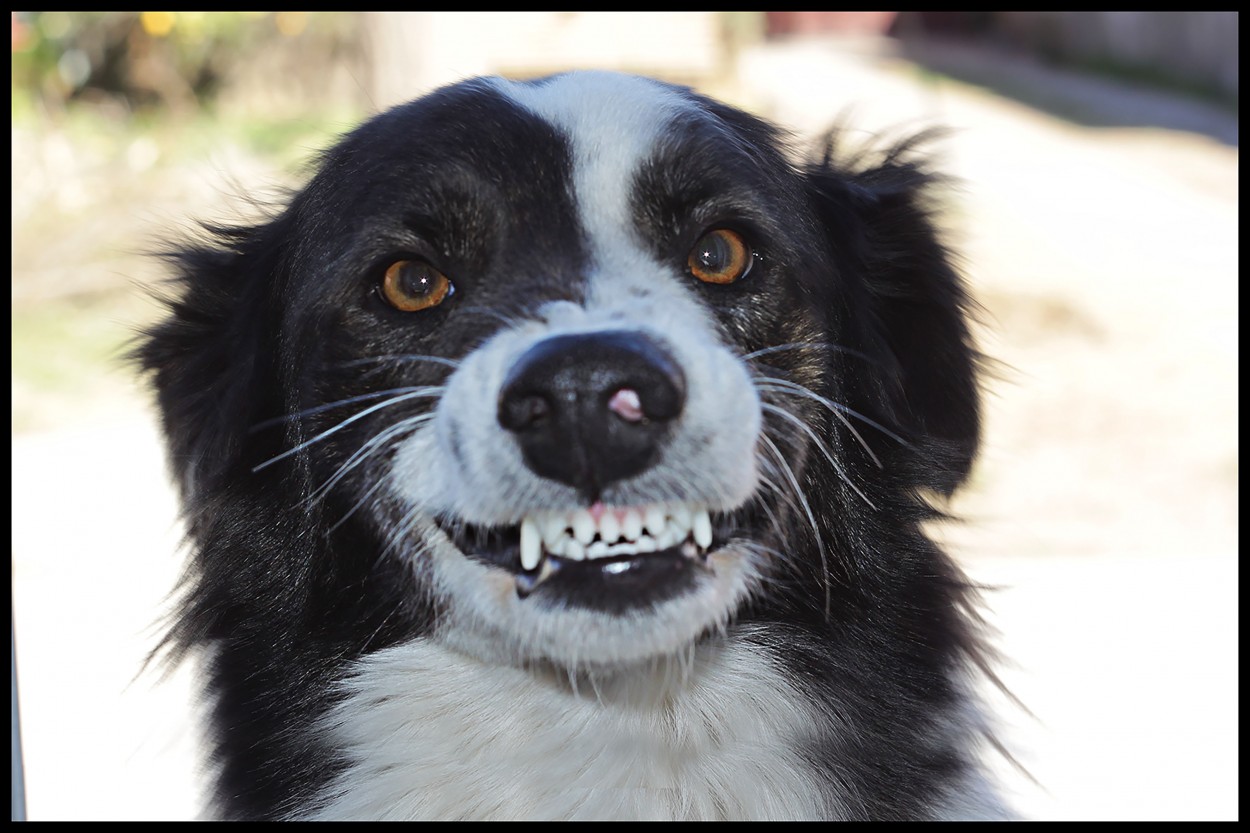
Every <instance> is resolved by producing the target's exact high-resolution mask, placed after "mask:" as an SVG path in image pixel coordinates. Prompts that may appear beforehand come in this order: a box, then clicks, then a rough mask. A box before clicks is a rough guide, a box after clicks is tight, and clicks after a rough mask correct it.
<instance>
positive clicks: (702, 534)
mask: <svg viewBox="0 0 1250 833" xmlns="http://www.w3.org/2000/svg"><path fill="white" fill-rule="evenodd" d="M691 531H692V532H694V542H695V543H696V544H698V545H699V546H700V547H702V548H703V549H707V548H708V547H710V546H712V519H711V518H710V517H709V516H708V514H707V510H706V509H700V510H699V511H697V512H695V513H694V518H693V520H692V522H691Z"/></svg>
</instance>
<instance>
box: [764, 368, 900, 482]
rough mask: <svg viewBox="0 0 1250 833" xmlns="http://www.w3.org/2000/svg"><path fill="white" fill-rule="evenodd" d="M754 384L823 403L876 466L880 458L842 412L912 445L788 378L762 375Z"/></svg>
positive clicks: (858, 413)
mask: <svg viewBox="0 0 1250 833" xmlns="http://www.w3.org/2000/svg"><path fill="white" fill-rule="evenodd" d="M756 385H757V386H758V387H762V388H763V389H765V390H772V391H776V392H777V393H791V394H794V395H796V396H806V397H807V398H809V399H811V400H813V401H815V402H819V403H820V404H821V405H824V406H825V407H826V408H828V409H829V411H830V412H831V413H832V414H833V415H834V416H836V417H837V418H838V421H839V422H841V423H842V424H843V425H845V426H846V428H847V430H849V431H850V432H851V434H852V435H854V437H855V439H856V440H858V441H859V444H860V446H861V447H863V449H864V451H866V452H867V453H868V456H869V457H871V458H872V461H873V462H874V463H876V464H877V468H882V465H881V460H880V459H879V458H878V457H877V455H876V454H874V453H873V451H872V449H871V448H869V447H868V443H867V442H865V441H864V438H863V437H862V436H861V435H860V433H859V432H858V431H856V430H855V427H854V426H853V425H851V423H850V422H849V421H848V420H847V419H846V417H845V416H843V414H844V413H845V414H850V415H851V416H853V417H855V418H856V419H858V420H859V421H860V422H863V423H864V424H865V425H868V426H870V427H872V428H876V429H877V430H878V431H880V432H881V433H882V434H885V435H886V436H887V437H889V438H890V439H892V440H894V441H895V442H897V443H899V444H900V445H902V446H903V447H904V448H911V447H912V445H911V443H909V442H908V441H907V440H905V439H903V438H902V437H900V436H899V435H898V434H896V433H895V432H893V431H891V430H890V429H889V428H886V427H885V426H884V425H882V424H881V423H879V422H877V421H875V420H873V419H870V418H869V417H866V416H864V415H863V414H861V413H860V412H859V411H857V410H855V409H854V408H850V407H848V406H846V405H843V404H841V403H840V402H834V401H832V400H830V399H827V398H826V397H823V396H821V395H820V394H818V393H815V392H814V391H812V390H811V389H810V388H808V387H806V386H804V385H800V384H798V383H797V382H791V381H789V380H788V379H778V378H777V377H775V376H764V377H759V378H757V379H756Z"/></svg>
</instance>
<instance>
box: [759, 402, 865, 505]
mask: <svg viewBox="0 0 1250 833" xmlns="http://www.w3.org/2000/svg"><path fill="white" fill-rule="evenodd" d="M760 406H761V407H763V408H764V410H766V411H768V412H770V413H774V414H777V415H778V416H780V417H784V418H785V419H787V420H789V421H790V422H792V423H793V424H795V425H797V426H798V427H799V428H800V429H802V431H803V432H804V433H806V434H807V436H809V437H811V439H812V443H813V444H814V445H815V446H816V448H817V449H819V450H820V453H821V454H823V455H825V459H826V460H828V461H829V465H831V466H833V469H834V471H836V472H837V473H838V476H839V477H841V478H842V480H843V481H844V482H845V483H846V485H848V486H850V487H851V489H852V491H854V492H855V494H857V495H859V496H860V497H861V498H863V501H864V503H866V504H868V505H869V506H870V507H871V508H873V509H876V508H877V507H876V505H875V504H874V503H873V502H872V501H871V500H869V499H868V496H867V495H866V494H864V493H863V492H861V491H860V490H859V487H858V486H856V485H855V484H854V483H853V482H852V481H851V476H850V474H848V473H847V471H846V469H845V468H843V467H842V464H841V463H839V462H838V461H837V460H835V459H834V457H833V455H832V454H830V453H829V449H828V448H826V447H825V443H824V441H823V440H821V438H820V437H819V436H817V435H816V432H815V431H813V430H812V428H811V426H809V425H808V424H807V423H806V422H804V421H803V420H801V419H799V418H798V417H796V416H795V415H794V414H792V413H790V412H789V411H787V410H786V409H785V408H782V407H781V406H779V405H773V404H772V403H770V402H761V403H760ZM870 453H871V452H870ZM878 465H880V464H878Z"/></svg>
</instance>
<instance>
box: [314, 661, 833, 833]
mask: <svg viewBox="0 0 1250 833" xmlns="http://www.w3.org/2000/svg"><path fill="white" fill-rule="evenodd" d="M349 692H350V693H349V694H348V696H347V698H346V699H345V700H344V701H343V702H342V703H341V704H340V705H339V706H338V707H337V708H336V709H335V710H334V711H333V712H332V713H331V716H330V718H329V724H328V726H327V727H326V730H327V731H328V732H330V733H331V734H332V735H333V736H334V738H335V739H336V741H337V742H336V744H335V745H336V746H338V747H339V748H342V749H345V750H347V752H348V756H349V759H350V761H351V763H350V764H349V766H348V769H347V770H346V771H345V772H344V773H343V775H342V776H341V778H340V780H339V781H338V783H337V784H336V786H335V789H334V790H333V794H334V796H335V797H334V799H333V800H332V801H331V802H330V803H329V804H327V805H325V806H323V807H322V808H321V809H320V810H319V811H317V812H316V813H314V814H312V815H313V817H316V818H324V819H335V818H341V819H347V818H395V819H401V818H487V817H489V818H551V819H556V818H562V819H568V818H579V819H593V818H599V819H607V818H617V819H620V818H709V819H710V818H726V817H728V818H744V819H745V818H774V819H779V818H813V817H817V816H820V815H827V814H828V813H829V809H828V808H824V807H821V806H819V802H820V796H821V795H822V794H823V793H824V791H823V790H821V789H818V788H817V785H816V780H815V778H816V776H815V774H814V773H813V772H812V770H811V768H810V767H809V765H808V764H807V763H806V762H805V760H804V758H803V755H802V753H801V751H800V750H801V749H802V748H803V739H804V738H808V737H810V736H811V734H812V732H813V725H814V724H815V723H817V722H820V718H819V716H818V715H817V714H816V713H815V712H814V710H813V708H812V705H811V704H810V703H809V702H808V701H807V699H806V698H805V697H803V696H802V695H801V694H800V693H799V692H797V691H795V690H794V689H793V688H792V687H791V686H790V685H789V684H788V683H787V682H786V679H785V677H784V676H782V675H781V674H779V673H778V672H777V669H776V666H775V663H774V661H773V659H772V658H771V657H770V656H769V655H768V652H767V651H766V650H765V649H763V648H761V647H759V646H758V645H752V644H749V643H747V642H745V641H741V640H733V639H728V640H715V641H713V642H711V643H709V644H708V645H706V646H703V647H700V648H699V649H697V650H693V651H691V652H690V654H688V655H687V656H685V657H670V658H666V659H664V660H659V661H656V662H654V663H652V664H651V667H650V668H642V667H639V668H635V669H632V670H631V672H630V673H615V674H605V673H602V672H600V673H595V672H581V673H578V674H573V675H569V674H561V673H558V672H555V671H554V670H552V669H550V668H534V667H531V668H527V669H522V668H515V667H509V666H492V665H487V664H484V663H482V662H481V661H479V660H477V659H473V658H470V657H467V656H465V655H464V654H462V653H460V652H457V651H453V650H451V649H448V648H447V647H446V646H443V645H440V644H439V643H438V642H436V641H434V640H419V641H416V642H412V643H409V644H406V645H403V646H399V647H396V648H392V649H389V650H387V651H383V652H380V653H378V654H375V655H372V656H370V657H368V658H366V659H365V660H362V661H361V663H360V664H359V666H358V669H357V673H356V674H355V675H354V677H353V678H352V681H351V682H350V684H349ZM834 814H835V815H836V814H837V812H836V810H835V811H834Z"/></svg>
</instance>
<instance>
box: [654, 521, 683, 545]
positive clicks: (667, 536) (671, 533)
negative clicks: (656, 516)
mask: <svg viewBox="0 0 1250 833" xmlns="http://www.w3.org/2000/svg"><path fill="white" fill-rule="evenodd" d="M684 537H685V536H684V535H682V534H681V533H680V532H679V531H677V528H676V527H673V526H667V527H665V528H664V531H663V532H661V533H660V534H659V535H657V536H656V538H655V543H656V546H657V547H659V548H660V549H662V550H666V549H668V548H669V547H675V546H677V545H678V544H680V543H681V541H682V539H683V538H684Z"/></svg>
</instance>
